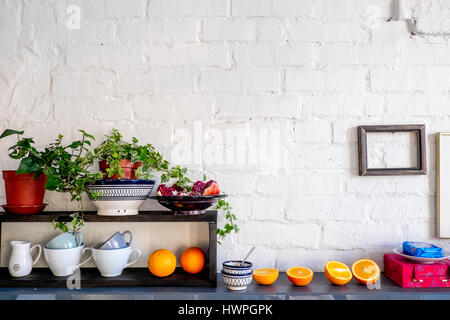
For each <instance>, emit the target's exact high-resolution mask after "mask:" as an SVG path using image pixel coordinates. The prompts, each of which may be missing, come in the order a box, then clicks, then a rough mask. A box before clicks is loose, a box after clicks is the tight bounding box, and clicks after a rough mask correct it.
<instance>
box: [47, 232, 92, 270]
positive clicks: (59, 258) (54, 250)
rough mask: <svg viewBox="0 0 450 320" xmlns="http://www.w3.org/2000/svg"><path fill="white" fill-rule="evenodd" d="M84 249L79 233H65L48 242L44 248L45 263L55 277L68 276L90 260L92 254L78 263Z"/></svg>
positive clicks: (85, 249) (81, 236)
mask: <svg viewBox="0 0 450 320" xmlns="http://www.w3.org/2000/svg"><path fill="white" fill-rule="evenodd" d="M87 250H89V248H84V244H83V235H82V234H81V233H79V232H66V233H63V234H60V235H59V236H57V237H55V238H53V239H52V240H50V241H49V242H48V243H47V244H46V245H45V246H44V257H45V261H47V264H48V266H49V268H50V270H51V271H52V273H53V275H54V276H56V277H65V276H70V275H71V274H73V273H74V272H75V270H76V269H78V268H79V267H80V266H82V265H83V264H85V263H86V262H88V261H89V260H91V258H92V254H91V255H90V256H89V258H87V259H86V260H84V261H83V262H81V263H80V261H81V257H82V256H83V254H84V253H85V252H86V251H87Z"/></svg>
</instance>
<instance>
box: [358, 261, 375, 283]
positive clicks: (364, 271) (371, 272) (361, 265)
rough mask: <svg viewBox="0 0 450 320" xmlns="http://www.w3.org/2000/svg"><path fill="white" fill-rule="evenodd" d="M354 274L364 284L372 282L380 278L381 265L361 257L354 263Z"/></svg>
mask: <svg viewBox="0 0 450 320" xmlns="http://www.w3.org/2000/svg"><path fill="white" fill-rule="evenodd" d="M352 273H353V276H354V277H355V278H356V280H358V281H359V282H360V283H362V284H372V283H375V282H377V281H378V279H379V278H380V267H379V266H378V265H377V264H376V263H375V262H374V261H372V260H370V259H360V260H358V261H356V262H355V263H354V264H353V265H352Z"/></svg>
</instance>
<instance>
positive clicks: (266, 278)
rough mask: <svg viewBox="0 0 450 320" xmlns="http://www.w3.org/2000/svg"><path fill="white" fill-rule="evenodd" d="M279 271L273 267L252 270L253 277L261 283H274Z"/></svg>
mask: <svg viewBox="0 0 450 320" xmlns="http://www.w3.org/2000/svg"><path fill="white" fill-rule="evenodd" d="M278 274H279V271H278V269H275V268H264V269H256V270H255V271H253V279H254V280H255V281H256V282H258V283H259V284H262V285H265V286H267V285H269V284H272V283H274V282H275V281H276V280H277V278H278Z"/></svg>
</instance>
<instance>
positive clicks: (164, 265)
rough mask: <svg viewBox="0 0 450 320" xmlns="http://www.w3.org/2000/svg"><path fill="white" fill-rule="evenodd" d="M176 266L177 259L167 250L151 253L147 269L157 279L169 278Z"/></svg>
mask: <svg viewBox="0 0 450 320" xmlns="http://www.w3.org/2000/svg"><path fill="white" fill-rule="evenodd" d="M176 266H177V258H176V257H175V255H174V254H173V253H172V252H171V251H170V250H167V249H159V250H156V251H153V252H152V254H151V255H150V257H148V269H149V270H150V272H151V273H152V274H153V275H155V276H157V277H167V276H170V275H171V274H172V273H173V272H174V271H175V268H176Z"/></svg>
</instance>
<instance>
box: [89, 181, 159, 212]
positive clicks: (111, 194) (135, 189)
mask: <svg viewBox="0 0 450 320" xmlns="http://www.w3.org/2000/svg"><path fill="white" fill-rule="evenodd" d="M154 186H155V180H139V179H135V180H126V179H124V180H118V179H117V180H116V179H103V180H99V181H97V182H95V183H94V184H93V185H91V186H90V187H89V188H88V191H89V192H88V196H89V198H90V199H91V201H92V202H93V204H94V205H95V206H96V207H97V209H98V211H97V214H98V215H100V216H127V215H136V214H138V213H139V207H140V206H141V205H142V204H143V203H144V201H145V200H146V199H147V197H148V195H149V194H150V193H151V192H152V190H153V187H154ZM91 192H93V193H95V194H96V195H97V197H96V199H94V198H93V197H92V195H91Z"/></svg>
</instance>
